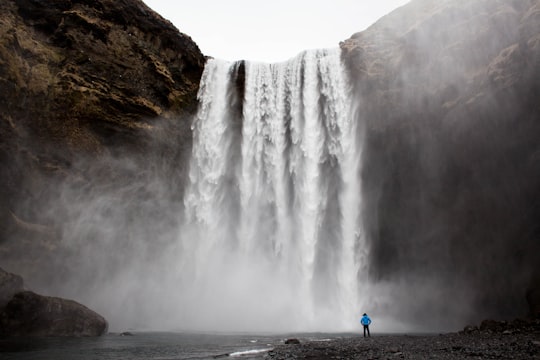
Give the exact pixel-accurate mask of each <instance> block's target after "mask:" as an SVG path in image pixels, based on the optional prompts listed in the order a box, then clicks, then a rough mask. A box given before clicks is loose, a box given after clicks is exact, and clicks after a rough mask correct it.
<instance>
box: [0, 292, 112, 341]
mask: <svg viewBox="0 0 540 360" xmlns="http://www.w3.org/2000/svg"><path fill="white" fill-rule="evenodd" d="M107 328H108V324H107V321H106V320H105V319H104V318H103V317H102V316H101V315H99V314H97V313H96V312H94V311H92V310H90V309H88V308H87V307H85V306H84V305H81V304H79V303H77V302H75V301H72V300H66V299H60V298H56V297H48V296H42V295H38V294H35V293H33V292H31V291H23V292H19V293H17V294H15V296H13V298H12V299H11V301H9V302H8V304H7V305H6V307H5V308H4V309H3V311H2V313H0V337H8V336H100V335H103V334H104V333H106V332H107Z"/></svg>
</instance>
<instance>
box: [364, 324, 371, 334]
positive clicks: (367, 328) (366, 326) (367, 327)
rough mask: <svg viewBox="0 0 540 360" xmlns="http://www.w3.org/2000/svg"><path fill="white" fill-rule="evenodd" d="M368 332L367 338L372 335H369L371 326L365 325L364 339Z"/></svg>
mask: <svg viewBox="0 0 540 360" xmlns="http://www.w3.org/2000/svg"><path fill="white" fill-rule="evenodd" d="M366 330H367V336H369V337H371V334H370V333H369V325H364V337H366Z"/></svg>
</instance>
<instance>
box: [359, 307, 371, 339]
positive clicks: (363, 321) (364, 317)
mask: <svg viewBox="0 0 540 360" xmlns="http://www.w3.org/2000/svg"><path fill="white" fill-rule="evenodd" d="M360 324H362V325H363V326H364V337H366V330H367V334H368V336H369V337H371V334H370V333H369V324H371V319H370V318H369V316H367V314H366V313H364V315H362V319H360Z"/></svg>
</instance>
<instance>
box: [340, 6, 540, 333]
mask: <svg viewBox="0 0 540 360" xmlns="http://www.w3.org/2000/svg"><path fill="white" fill-rule="evenodd" d="M341 47H342V49H343V51H344V59H345V60H346V61H347V62H348V64H349V68H350V71H351V74H352V76H353V78H354V79H355V86H356V92H357V99H358V104H357V115H356V116H357V117H358V121H360V122H362V123H365V124H366V126H365V128H363V129H362V130H363V131H364V139H365V150H364V153H363V159H364V165H363V170H362V178H363V193H364V204H363V206H364V209H365V212H364V218H365V222H366V232H367V234H366V235H367V239H368V241H369V246H370V247H371V255H372V259H371V265H370V274H371V277H372V279H374V280H376V281H379V282H385V281H396V280H397V282H398V283H401V284H404V285H403V286H397V287H396V288H395V292H394V293H393V294H392V296H393V297H394V298H395V299H396V302H395V303H394V304H393V306H389V307H388V309H387V311H388V312H389V313H396V315H399V316H400V317H405V318H409V319H414V318H416V319H422V320H421V321H426V322H431V323H434V324H440V325H442V326H444V325H447V324H448V323H446V324H445V323H444V322H445V321H447V320H445V319H448V318H452V317H453V316H455V317H462V316H463V315H465V316H466V317H469V318H470V319H471V320H473V319H474V320H476V321H478V320H479V319H481V318H482V317H485V316H494V317H499V318H511V317H512V316H516V315H526V313H527V303H526V301H525V298H526V294H527V292H528V293H529V294H534V293H535V292H534V291H533V289H534V288H538V287H539V285H540V284H539V283H538V280H535V279H538V274H540V268H539V267H538V260H539V257H538V254H540V241H539V240H540V227H539V223H538V219H539V218H540V192H539V191H540V158H539V154H540V144H539V142H538V139H539V138H540V121H539V120H540V105H539V104H540V101H539V100H540V74H539V71H540V2H539V1H536V0H535V1H528V0H526V1H522V0H515V1H491V0H490V1H484V0H477V1H465V0H453V1H429V0H413V1H411V3H410V4H408V5H406V6H404V7H403V8H401V9H398V10H396V11H395V12H393V13H391V14H389V15H387V16H385V17H384V18H382V19H381V20H380V21H379V22H377V23H376V24H374V25H373V26H372V27H370V28H369V29H367V30H366V31H364V32H362V33H358V34H354V35H353V36H352V37H351V38H350V39H348V40H346V41H344V42H343V43H342V44H341ZM529 298H532V295H529ZM464 304H469V305H468V306H464ZM471 304H472V305H471ZM402 309H407V312H405V313H403V312H402V313H401V314H400V312H401V310H402ZM532 309H533V307H532V306H531V311H532ZM424 314H431V315H429V317H430V318H429V319H426V317H425V316H424ZM433 314H439V315H435V316H433Z"/></svg>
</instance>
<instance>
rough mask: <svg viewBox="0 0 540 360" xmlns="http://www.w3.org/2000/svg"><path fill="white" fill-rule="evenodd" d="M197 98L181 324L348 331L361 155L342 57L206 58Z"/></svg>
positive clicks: (321, 53)
mask: <svg viewBox="0 0 540 360" xmlns="http://www.w3.org/2000/svg"><path fill="white" fill-rule="evenodd" d="M198 98H199V102H200V107H199V111H198V114H197V116H196V118H195V120H194V122H193V125H192V130H193V135H194V141H193V150H192V157H191V162H190V173H189V184H188V186H187V189H186V195H185V199H184V205H185V210H184V220H183V225H182V228H181V236H180V237H181V249H182V250H181V257H182V259H180V261H181V262H182V275H183V281H182V291H183V293H184V294H185V296H184V298H185V299H184V301H183V304H182V307H183V311H184V313H183V318H184V319H185V321H186V322H187V323H192V324H197V326H199V327H200V328H202V329H204V328H207V327H208V328H211V329H216V328H217V329H220V328H223V329H229V330H231V329H232V330H285V331H306V330H323V331H330V330H348V329H353V328H354V327H355V326H356V324H357V322H358V317H359V313H360V312H361V311H362V308H361V306H362V303H363V301H364V300H363V299H362V297H361V296H360V294H359V286H360V284H361V283H362V281H364V278H363V275H362V271H361V270H362V269H361V268H362V266H363V265H364V264H363V260H362V257H361V256H360V251H361V249H362V247H363V238H362V223H361V220H360V219H361V217H360V210H361V196H360V154H361V150H362V149H361V141H360V140H361V139H358V138H357V136H358V135H357V133H358V131H357V130H358V129H357V124H356V123H355V122H354V121H352V119H353V116H352V109H351V99H350V87H349V85H348V80H347V76H346V72H345V70H344V67H343V65H342V64H341V60H340V52H339V49H334V50H317V51H307V52H304V53H302V54H300V55H299V56H297V57H296V58H294V59H292V60H290V61H288V62H284V63H278V64H264V63H251V62H236V63H230V62H225V61H221V60H217V59H210V60H208V63H207V65H206V67H205V71H204V74H203V77H202V80H201V84H200V90H199V94H198Z"/></svg>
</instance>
